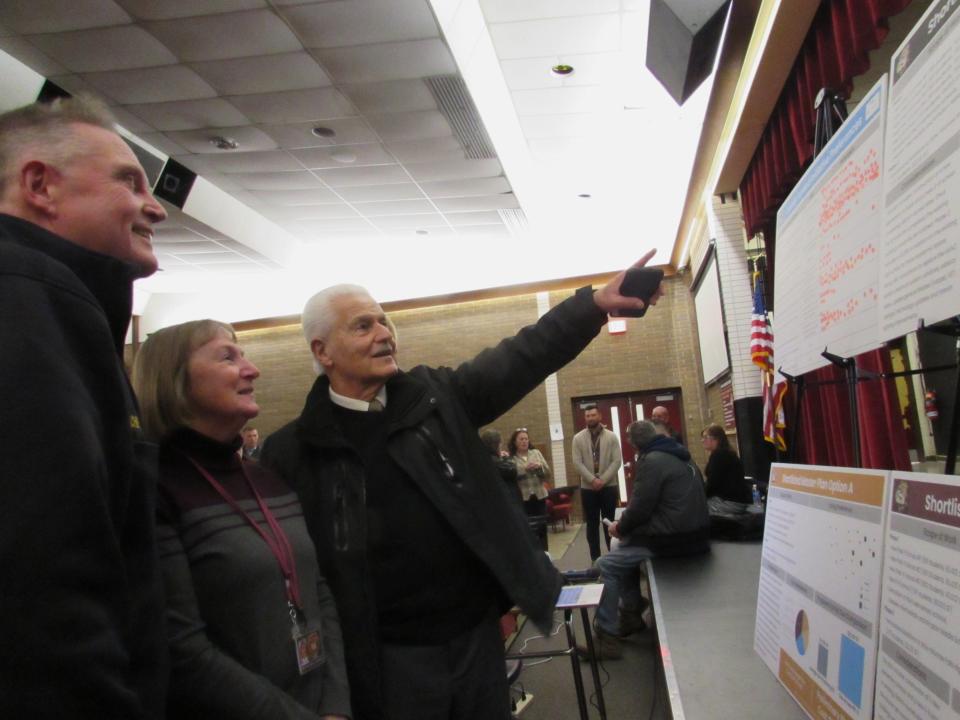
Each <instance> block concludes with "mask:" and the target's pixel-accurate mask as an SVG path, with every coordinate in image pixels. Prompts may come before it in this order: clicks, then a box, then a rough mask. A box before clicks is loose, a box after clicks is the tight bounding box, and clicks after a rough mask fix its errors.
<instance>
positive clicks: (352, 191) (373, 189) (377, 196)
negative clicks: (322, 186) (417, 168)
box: [337, 182, 423, 207]
mask: <svg viewBox="0 0 960 720" xmlns="http://www.w3.org/2000/svg"><path fill="white" fill-rule="evenodd" d="M337 193H338V194H339V195H340V197H342V198H343V199H344V200H346V201H348V202H355V203H364V202H385V201H388V200H413V199H417V198H422V197H423V193H422V192H421V191H420V188H419V187H417V186H416V185H415V184H414V183H411V182H407V183H394V184H392V185H360V186H357V187H344V188H337ZM358 207H360V206H359V205H358Z"/></svg>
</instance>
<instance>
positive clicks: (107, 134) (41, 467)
mask: <svg viewBox="0 0 960 720" xmlns="http://www.w3.org/2000/svg"><path fill="white" fill-rule="evenodd" d="M165 217H166V212H165V211H164V210H163V208H162V207H161V206H160V205H159V204H158V203H157V202H156V200H154V198H153V196H152V195H151V194H150V187H149V185H148V184H147V178H146V176H145V175H144V172H143V168H141V167H140V163H139V162H138V161H137V159H136V157H135V156H134V154H133V152H132V151H131V150H130V148H129V147H128V146H127V145H126V143H125V142H124V141H123V140H122V139H121V138H120V136H119V135H117V134H116V132H115V131H114V126H113V121H112V119H111V118H110V117H109V115H108V113H107V112H106V110H105V108H102V107H100V106H99V105H96V104H94V103H92V102H87V101H77V100H70V101H66V102H62V103H58V104H57V105H55V106H40V105H34V106H30V107H27V108H23V109H21V110H17V111H13V112H10V113H7V114H5V115H2V116H0V397H2V398H3V402H2V403H0V427H2V428H3V447H2V450H0V563H2V565H0V568H2V571H0V575H2V581H0V638H2V643H0V717H4V718H91V719H93V718H157V719H158V720H159V718H162V717H163V716H164V698H165V694H166V673H167V669H166V664H167V660H166V638H165V636H164V632H163V614H162V591H161V588H160V581H159V571H158V565H157V558H156V548H155V540H154V531H153V528H154V492H155V488H154V477H153V475H152V472H150V471H148V470H147V463H146V458H145V456H144V454H143V452H142V450H143V444H142V443H140V442H139V438H140V432H139V420H138V416H137V407H136V402H135V401H134V398H133V394H132V392H131V391H130V386H129V384H128V383H127V378H126V374H125V372H124V367H123V362H122V351H123V344H124V338H125V336H126V331H127V324H128V323H129V321H130V309H131V304H132V287H133V280H134V278H137V277H144V276H146V275H150V274H151V273H153V272H154V271H155V270H156V268H157V260H156V258H155V257H154V254H153V250H152V248H151V237H152V235H153V229H152V227H153V224H154V223H156V222H160V221H161V220H163V219H164V218H165Z"/></svg>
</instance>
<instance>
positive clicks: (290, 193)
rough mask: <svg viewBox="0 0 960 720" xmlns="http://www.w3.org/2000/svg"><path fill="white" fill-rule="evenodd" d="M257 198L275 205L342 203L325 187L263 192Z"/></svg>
mask: <svg viewBox="0 0 960 720" xmlns="http://www.w3.org/2000/svg"><path fill="white" fill-rule="evenodd" d="M257 197H258V198H260V200H262V201H263V202H265V203H271V204H273V205H320V204H322V203H338V202H341V200H340V198H338V197H337V196H336V194H335V193H334V192H333V191H332V190H329V189H328V188H324V187H315V188H310V189H309V190H307V189H294V190H261V191H260V192H258V193H257Z"/></svg>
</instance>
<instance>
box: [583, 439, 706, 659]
mask: <svg viewBox="0 0 960 720" xmlns="http://www.w3.org/2000/svg"><path fill="white" fill-rule="evenodd" d="M627 436H628V438H629V439H630V444H631V445H633V447H634V448H636V450H637V452H638V453H639V459H638V461H637V467H636V473H635V475H634V482H633V494H632V495H631V496H630V502H629V504H628V505H627V507H626V509H625V510H624V511H623V514H622V515H621V516H620V519H619V520H618V521H617V522H615V523H613V524H612V525H610V535H612V536H613V537H615V538H619V539H620V541H621V542H620V545H619V546H618V547H616V548H614V549H613V550H611V551H610V552H609V553H607V554H606V555H604V556H603V557H601V558H600V559H599V560H597V563H596V565H597V568H598V569H599V570H600V574H601V576H602V579H603V597H602V598H601V601H600V605H599V607H598V608H597V617H596V624H595V631H596V636H597V641H598V652H599V653H600V655H601V657H608V658H612V657H619V654H620V647H619V640H618V638H619V637H621V636H624V635H628V634H630V633H631V632H635V631H637V630H640V629H642V628H643V621H642V620H641V619H640V611H641V610H642V603H641V600H640V578H639V569H640V565H641V564H642V563H643V562H644V561H645V560H647V559H648V558H651V557H657V556H674V555H692V554H696V553H701V552H705V551H707V550H708V549H709V548H710V541H709V537H710V517H709V514H708V512H707V498H706V496H705V495H704V492H703V476H702V475H701V474H700V469H699V468H698V467H697V466H696V464H695V463H693V462H692V461H691V460H690V452H689V451H688V450H687V449H686V448H685V447H683V446H682V445H681V444H680V443H678V442H677V441H676V440H674V439H673V438H671V437H668V436H666V435H661V434H659V433H658V429H657V427H656V425H655V424H654V423H652V422H650V421H648V420H640V421H639V422H634V423H631V424H630V425H629V426H627ZM621 599H622V600H623V607H622V608H620V609H619V611H618V608H619V606H620V601H621Z"/></svg>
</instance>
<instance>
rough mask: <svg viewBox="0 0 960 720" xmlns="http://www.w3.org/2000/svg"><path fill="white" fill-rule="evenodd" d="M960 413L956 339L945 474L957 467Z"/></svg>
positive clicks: (959, 359)
mask: <svg viewBox="0 0 960 720" xmlns="http://www.w3.org/2000/svg"><path fill="white" fill-rule="evenodd" d="M958 415H960V339H958V340H957V378H956V386H955V387H954V390H953V417H952V418H950V437H949V438H948V439H947V462H946V464H945V465H944V468H943V472H944V473H945V474H947V475H956V469H957V434H958V433H960V427H958V426H957V416H958Z"/></svg>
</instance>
